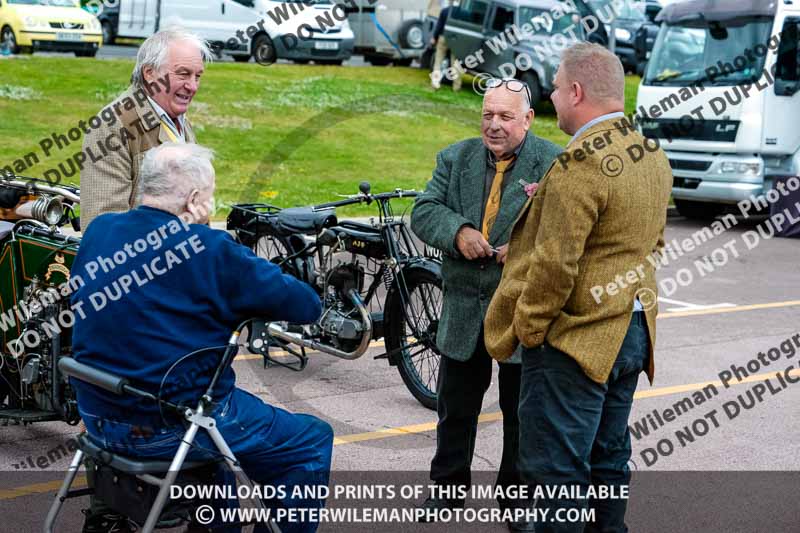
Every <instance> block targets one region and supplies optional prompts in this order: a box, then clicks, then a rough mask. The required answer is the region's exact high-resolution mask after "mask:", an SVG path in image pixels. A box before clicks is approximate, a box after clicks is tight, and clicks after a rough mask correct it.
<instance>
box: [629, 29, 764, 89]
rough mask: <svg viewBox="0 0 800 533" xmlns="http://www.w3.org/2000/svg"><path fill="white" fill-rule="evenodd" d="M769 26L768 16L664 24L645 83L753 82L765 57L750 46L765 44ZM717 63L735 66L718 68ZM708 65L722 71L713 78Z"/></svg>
mask: <svg viewBox="0 0 800 533" xmlns="http://www.w3.org/2000/svg"><path fill="white" fill-rule="evenodd" d="M771 28H772V19H771V18H769V17H748V18H740V19H734V20H730V21H726V22H724V23H722V22H704V21H702V20H697V21H694V22H691V23H687V24H678V25H667V24H664V25H663V26H662V27H661V31H660V32H659V34H658V38H657V39H656V43H655V46H654V47H653V54H652V57H651V58H650V62H649V63H648V65H647V71H646V72H645V76H644V84H645V85H673V86H686V85H693V84H698V83H708V82H711V83H713V84H717V85H738V84H741V83H753V82H755V81H757V80H758V79H759V78H760V77H761V72H762V70H763V68H764V60H765V55H764V54H761V55H758V54H755V53H753V49H754V48H755V47H756V45H766V44H767V42H768V40H769V37H770V30H771ZM748 52H749V53H748ZM720 64H721V65H723V66H725V65H735V66H734V67H733V68H727V69H721V68H719V65H720ZM710 67H717V68H719V70H720V72H721V73H720V74H719V75H715V77H714V79H713V80H709V79H708V76H707V75H706V69H708V68H710Z"/></svg>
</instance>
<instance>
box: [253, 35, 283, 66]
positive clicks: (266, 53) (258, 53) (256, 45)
mask: <svg viewBox="0 0 800 533" xmlns="http://www.w3.org/2000/svg"><path fill="white" fill-rule="evenodd" d="M253 59H254V60H255V62H256V63H258V64H259V65H271V64H273V63H274V62H275V61H277V60H278V52H277V51H276V50H275V44H274V43H273V42H272V39H270V38H269V35H265V34H263V33H262V34H261V35H259V36H257V37H256V40H255V41H253Z"/></svg>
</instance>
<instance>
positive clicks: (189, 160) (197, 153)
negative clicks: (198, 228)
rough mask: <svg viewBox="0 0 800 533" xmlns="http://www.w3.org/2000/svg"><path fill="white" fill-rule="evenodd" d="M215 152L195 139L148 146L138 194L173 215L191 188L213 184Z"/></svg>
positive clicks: (183, 202) (180, 207)
mask: <svg viewBox="0 0 800 533" xmlns="http://www.w3.org/2000/svg"><path fill="white" fill-rule="evenodd" d="M213 159H214V152H213V151H212V150H210V149H208V148H206V147H204V146H200V145H199V144H194V143H185V144H184V143H164V144H162V145H160V146H157V147H156V148H153V149H151V150H148V151H147V153H146V154H145V156H144V161H142V168H141V170H140V172H139V190H138V198H139V203H141V202H142V201H143V200H144V199H145V197H146V198H147V204H148V205H152V206H153V207H158V208H160V209H163V210H164V211H168V212H170V213H173V214H175V215H179V214H181V212H182V211H183V208H184V206H185V205H186V199H187V198H188V197H189V195H190V194H191V192H192V191H193V190H194V189H198V190H199V191H207V190H209V189H211V188H212V187H213V186H214V166H213V165H212V164H211V161H213Z"/></svg>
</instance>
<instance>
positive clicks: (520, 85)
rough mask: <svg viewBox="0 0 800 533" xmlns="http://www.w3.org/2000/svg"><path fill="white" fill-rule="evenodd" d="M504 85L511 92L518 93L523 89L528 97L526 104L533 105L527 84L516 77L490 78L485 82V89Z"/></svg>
mask: <svg viewBox="0 0 800 533" xmlns="http://www.w3.org/2000/svg"><path fill="white" fill-rule="evenodd" d="M503 85H505V86H506V89H508V90H509V91H511V92H513V93H520V92H522V91H525V96H526V97H527V98H528V105H533V104H532V102H531V98H532V97H531V88H530V87H528V84H527V83H525V82H524V81H520V80H517V79H513V78H512V79H505V78H492V79H490V80H488V81H487V82H486V89H487V90H488V89H496V88H498V87H501V86H503Z"/></svg>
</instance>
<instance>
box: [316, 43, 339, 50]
mask: <svg viewBox="0 0 800 533" xmlns="http://www.w3.org/2000/svg"><path fill="white" fill-rule="evenodd" d="M314 48H316V49H317V50H338V49H339V43H337V42H336V41H316V42H315V43H314Z"/></svg>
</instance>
